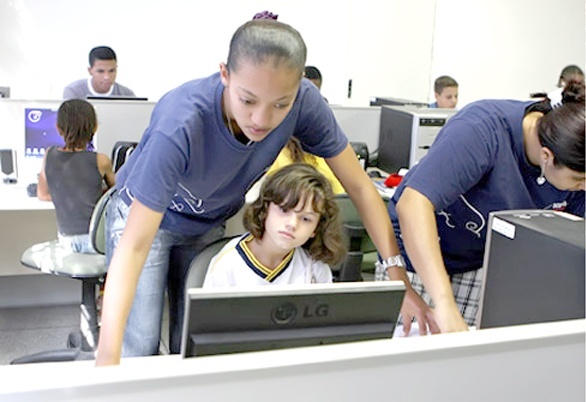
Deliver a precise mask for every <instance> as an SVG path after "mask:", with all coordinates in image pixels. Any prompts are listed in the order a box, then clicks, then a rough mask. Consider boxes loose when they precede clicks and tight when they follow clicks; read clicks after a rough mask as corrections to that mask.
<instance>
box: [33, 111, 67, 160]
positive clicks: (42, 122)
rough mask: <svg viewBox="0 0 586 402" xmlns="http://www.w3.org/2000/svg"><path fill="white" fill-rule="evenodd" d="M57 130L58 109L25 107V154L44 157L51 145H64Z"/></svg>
mask: <svg viewBox="0 0 586 402" xmlns="http://www.w3.org/2000/svg"><path fill="white" fill-rule="evenodd" d="M63 145H64V142H63V138H62V137H61V136H60V135H59V131H57V110H55V109H41V108H25V109H24V156H25V157H27V158H42V157H43V156H45V152H46V151H47V149H48V148H49V147H51V146H63Z"/></svg>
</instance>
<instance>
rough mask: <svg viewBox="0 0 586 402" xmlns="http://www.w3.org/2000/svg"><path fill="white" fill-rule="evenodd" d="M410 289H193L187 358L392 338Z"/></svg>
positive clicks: (347, 285)
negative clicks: (402, 305) (406, 291)
mask: <svg viewBox="0 0 586 402" xmlns="http://www.w3.org/2000/svg"><path fill="white" fill-rule="evenodd" d="M404 293H405V284H404V283H403V282H401V281H390V282H344V283H333V284H332V283H330V284H304V285H281V286H278V285H271V286H260V287H254V288H212V289H202V288H194V289H189V291H188V297H187V299H186V309H185V321H184V326H183V338H182V346H181V354H182V356H183V357H194V356H206V355H215V354H225V353H237V352H250V351H258V350H269V349H282V348H290V347H300V346H312V345H323V344H332V343H341V342H352V341H361V340H371V339H384V338H391V337H392V336H393V331H394V329H395V325H396V322H397V317H398V315H399V310H400V308H401V304H402V302H403V296H404Z"/></svg>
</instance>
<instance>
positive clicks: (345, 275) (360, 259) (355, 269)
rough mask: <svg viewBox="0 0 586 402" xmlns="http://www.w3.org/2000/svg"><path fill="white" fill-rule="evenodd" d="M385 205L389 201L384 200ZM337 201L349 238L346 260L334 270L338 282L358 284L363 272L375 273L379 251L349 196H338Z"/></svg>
mask: <svg viewBox="0 0 586 402" xmlns="http://www.w3.org/2000/svg"><path fill="white" fill-rule="evenodd" d="M383 200H384V201H385V203H388V202H389V200H388V199H385V198H383ZM336 201H337V202H338V206H339V207H340V215H341V219H342V225H343V227H344V230H345V232H346V236H347V238H348V244H347V246H348V254H347V256H346V259H345V260H344V261H343V262H342V263H341V264H340V265H339V266H338V267H335V268H334V269H333V274H334V280H335V281H336V282H356V281H361V280H362V272H363V271H369V270H372V271H374V262H375V261H376V256H377V250H376V247H375V246H374V244H373V243H372V241H371V240H370V236H369V235H368V233H367V232H366V229H365V228H364V225H363V223H362V218H361V217H360V215H359V214H358V210H357V209H356V207H355V206H354V203H353V202H352V200H351V199H350V197H348V195H347V194H338V195H337V196H336Z"/></svg>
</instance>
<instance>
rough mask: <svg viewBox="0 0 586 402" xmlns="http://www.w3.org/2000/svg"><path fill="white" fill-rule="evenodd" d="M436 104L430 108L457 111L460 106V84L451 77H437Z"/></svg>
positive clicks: (434, 90) (434, 87)
mask: <svg viewBox="0 0 586 402" xmlns="http://www.w3.org/2000/svg"><path fill="white" fill-rule="evenodd" d="M433 93H434V96H435V102H433V103H430V104H429V107H430V108H443V109H455V108H456V105H457V104H458V83H457V82H456V80H455V79H453V78H452V77H450V76H449V75H442V76H441V77H437V78H436V80H435V82H434V84H433Z"/></svg>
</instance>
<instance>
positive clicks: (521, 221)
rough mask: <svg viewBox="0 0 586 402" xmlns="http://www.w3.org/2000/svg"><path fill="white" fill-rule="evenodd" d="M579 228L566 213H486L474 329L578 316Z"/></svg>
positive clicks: (580, 281) (581, 252)
mask: <svg viewBox="0 0 586 402" xmlns="http://www.w3.org/2000/svg"><path fill="white" fill-rule="evenodd" d="M584 229H585V227H584V219H583V218H580V217H576V216H574V215H570V214H567V213H561V212H554V211H544V210H517V211H501V212H493V213H491V214H490V216H489V220H488V233H487V238H486V250H485V256H484V264H483V266H484V280H483V287H482V294H481V299H480V307H479V315H478V319H477V321H476V325H477V327H478V328H480V329H482V328H493V327H502V326H509V325H520V324H531V323H540V322H550V321H560V320H570V319H580V318H584V305H585V303H586V301H585V299H584V295H585V294H584V263H585V254H584V242H585V235H584Z"/></svg>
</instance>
